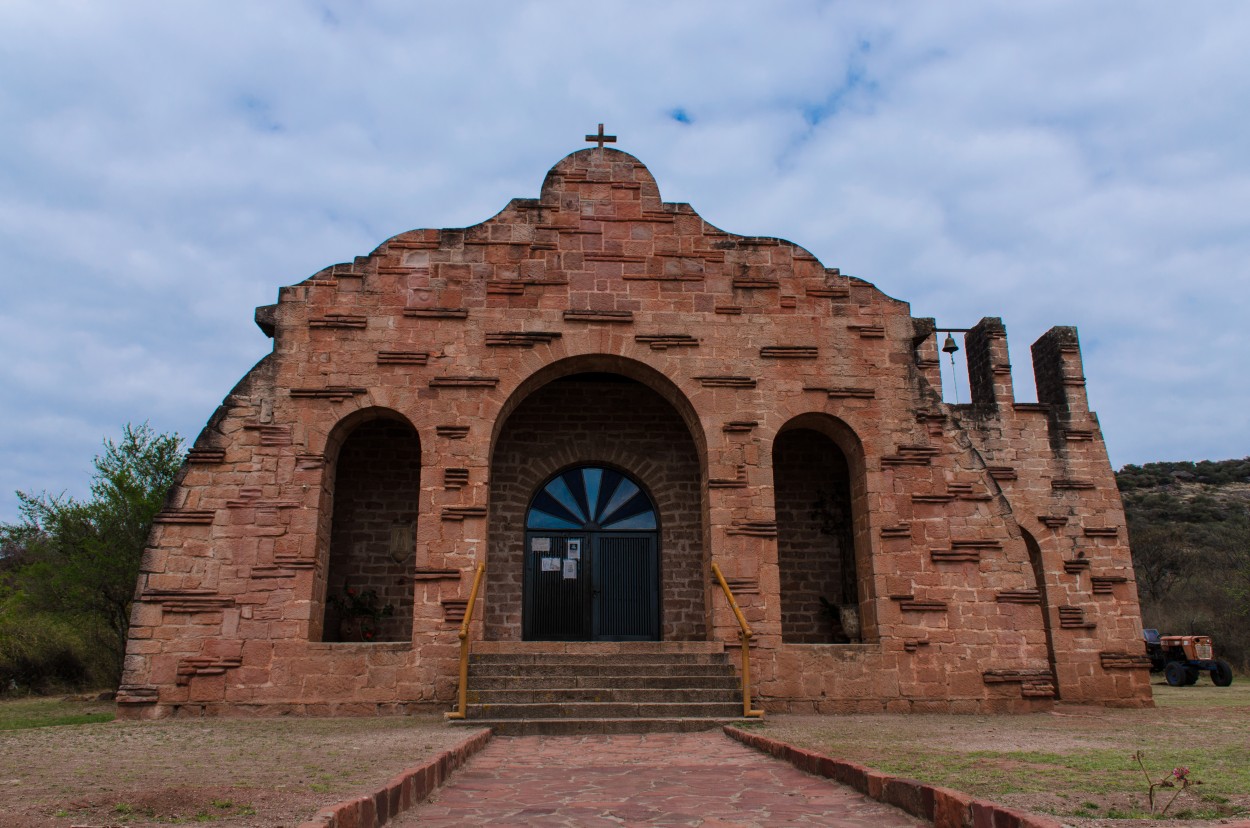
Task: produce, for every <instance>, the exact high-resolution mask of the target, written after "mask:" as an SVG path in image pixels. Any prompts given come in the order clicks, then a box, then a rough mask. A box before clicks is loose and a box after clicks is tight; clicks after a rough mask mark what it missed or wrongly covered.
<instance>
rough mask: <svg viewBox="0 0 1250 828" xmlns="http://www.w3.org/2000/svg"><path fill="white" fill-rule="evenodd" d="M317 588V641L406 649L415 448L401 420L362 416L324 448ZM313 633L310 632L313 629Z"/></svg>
mask: <svg viewBox="0 0 1250 828" xmlns="http://www.w3.org/2000/svg"><path fill="white" fill-rule="evenodd" d="M325 456H326V467H325V477H324V480H325V483H324V488H323V496H322V500H321V504H322V505H321V518H322V519H321V522H320V526H319V533H318V534H319V536H320V538H319V546H320V547H321V548H322V549H323V553H322V560H323V561H324V570H323V571H324V572H325V576H324V580H323V581H322V582H321V583H319V584H318V598H319V599H320V610H321V613H320V621H321V623H320V625H319V626H320V635H319V636H314V637H315V638H319V639H320V640H322V641H365V642H370V641H409V640H411V638H412V613H413V587H412V580H411V575H412V569H413V566H414V556H415V552H416V530H417V518H418V509H419V501H420V496H421V440H420V437H419V435H418V433H417V430H416V428H414V427H413V425H412V423H411V422H409V421H408V420H407V419H406V418H405V417H403V416H402V415H401V414H399V413H398V412H395V411H391V410H390V409H385V408H368V409H363V410H361V411H357V412H354V413H352V414H351V415H349V416H348V417H345V418H344V419H343V420H341V421H340V422H339V423H338V424H336V425H335V427H334V429H333V430H332V431H331V433H330V435H329V437H328V439H327V441H326V452H325ZM313 629H314V630H316V627H314V628H313Z"/></svg>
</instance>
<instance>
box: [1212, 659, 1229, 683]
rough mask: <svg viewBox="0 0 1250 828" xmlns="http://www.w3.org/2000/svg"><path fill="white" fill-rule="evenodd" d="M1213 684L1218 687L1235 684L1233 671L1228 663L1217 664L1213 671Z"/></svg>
mask: <svg viewBox="0 0 1250 828" xmlns="http://www.w3.org/2000/svg"><path fill="white" fill-rule="evenodd" d="M1211 683H1212V684H1214V685H1215V686H1216V687H1227V686H1228V685H1230V684H1232V683H1233V669H1232V668H1231V667H1229V666H1228V662H1227V661H1217V662H1215V669H1214V670H1212V671H1211Z"/></svg>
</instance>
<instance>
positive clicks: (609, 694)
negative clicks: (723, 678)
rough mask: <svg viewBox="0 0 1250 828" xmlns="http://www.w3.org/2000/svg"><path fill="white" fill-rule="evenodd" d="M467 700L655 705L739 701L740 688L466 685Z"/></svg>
mask: <svg viewBox="0 0 1250 828" xmlns="http://www.w3.org/2000/svg"><path fill="white" fill-rule="evenodd" d="M469 701H470V703H472V704H482V705H500V704H561V705H567V704H572V703H578V702H597V703H629V704H637V705H646V706H650V705H654V704H656V703H658V702H664V703H672V704H690V703H717V702H728V703H733V702H735V701H736V702H738V704H741V703H742V691H741V690H735V689H732V688H724V689H708V688H686V689H672V688H669V689H663V690H657V689H652V688H619V687H618V688H556V689H550V690H535V689H530V688H514V689H507V690H488V689H485V688H482V689H476V690H475V689H474V688H473V686H472V685H470V686H469Z"/></svg>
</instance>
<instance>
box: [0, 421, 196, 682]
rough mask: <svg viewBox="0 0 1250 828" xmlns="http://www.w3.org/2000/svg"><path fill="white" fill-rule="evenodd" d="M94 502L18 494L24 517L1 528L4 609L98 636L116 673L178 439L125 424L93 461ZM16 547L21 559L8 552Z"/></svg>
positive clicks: (178, 455)
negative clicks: (8, 563) (9, 606)
mask: <svg viewBox="0 0 1250 828" xmlns="http://www.w3.org/2000/svg"><path fill="white" fill-rule="evenodd" d="M94 465H95V474H94V475H93V476H92V482H91V497H90V498H89V499H86V500H82V501H79V500H75V499H73V498H70V497H65V496H64V495H62V496H50V495H48V494H47V493H44V494H41V495H37V496H35V495H29V494H26V493H24V492H18V493H17V495H18V499H19V501H20V514H21V518H22V519H21V521H20V522H19V523H15V524H4V525H0V548H4V549H5V550H6V551H9V552H10V555H9V556H8V557H10V559H12V558H13V557H16V558H17V560H16V561H14V564H13V566H12V567H11V568H10V569H9V573H8V575H7V579H8V582H9V589H10V591H11V596H10V603H12V602H13V601H14V599H16V603H17V604H18V605H19V606H20V607H22V608H23V609H25V611H26V612H28V613H30V614H32V615H33V614H36V613H45V614H49V613H50V614H52V615H55V616H57V617H59V618H62V619H64V620H66V621H69V622H71V623H75V624H76V625H77V626H78V627H79V629H81V630H83V631H84V632H87V633H88V634H90V635H93V636H95V637H96V638H98V640H99V644H100V645H101V646H103V647H104V648H105V649H106V650H107V651H108V653H109V655H110V656H111V660H110V664H111V671H110V672H111V675H110V678H111V679H112V680H113V681H114V682H115V681H116V680H117V679H119V678H120V676H121V668H122V661H123V658H124V657H125V652H126V638H127V635H128V634H129V631H130V606H131V603H132V601H133V599H134V591H135V582H136V579H137V578H138V575H139V562H140V559H141V557H142V555H143V550H144V547H145V546H146V545H147V537H148V532H149V531H150V529H151V527H152V519H153V517H155V515H156V513H157V512H158V511H160V509H161V505H162V504H163V503H164V500H165V495H166V493H167V492H168V490H169V487H170V485H171V484H172V483H173V482H174V478H175V476H176V475H177V473H178V470H179V468H180V467H181V465H182V440H181V438H180V437H178V435H176V434H169V435H167V434H158V433H156V432H155V431H153V430H152V429H151V428H150V427H149V426H148V424H147V423H144V424H142V425H139V426H134V425H129V424H128V425H127V426H126V427H125V428H124V429H123V430H122V439H121V440H120V441H119V442H116V443H114V442H113V441H112V440H107V439H106V440H105V441H104V453H103V454H101V455H99V456H97V457H96V458H95V462H94ZM18 550H20V555H17V554H15V553H16V552H17V551H18Z"/></svg>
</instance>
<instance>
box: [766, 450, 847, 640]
mask: <svg viewBox="0 0 1250 828" xmlns="http://www.w3.org/2000/svg"><path fill="white" fill-rule="evenodd" d="M851 489H852V485H851V473H850V467H849V464H848V462H847V458H846V455H845V454H843V452H842V450H841V449H840V448H839V447H838V445H837V444H836V443H834V441H833V440H832V439H830V438H829V437H828V436H826V435H825V434H823V433H821V432H819V431H815V430H813V429H811V428H802V427H798V428H787V429H785V430H783V431H781V432H780V433H779V434H778V435H777V438H776V440H775V441H774V442H773V492H774V497H775V507H776V513H777V530H778V531H777V566H778V570H779V573H780V576H781V635H782V640H783V641H785V642H786V643H787V644H845V643H852V642H857V641H859V640H861V635H862V633H861V630H860V626H861V624H860V612H859V575H858V573H857V568H856V562H855V527H854V520H853V517H852V510H851V502H852V491H851Z"/></svg>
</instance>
